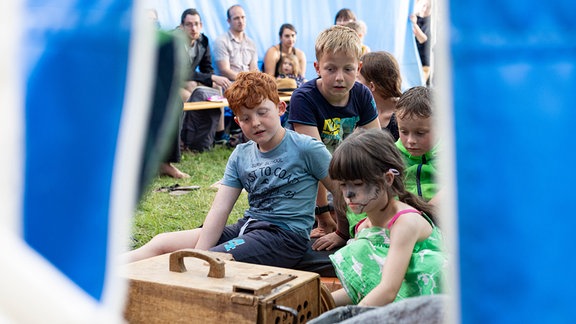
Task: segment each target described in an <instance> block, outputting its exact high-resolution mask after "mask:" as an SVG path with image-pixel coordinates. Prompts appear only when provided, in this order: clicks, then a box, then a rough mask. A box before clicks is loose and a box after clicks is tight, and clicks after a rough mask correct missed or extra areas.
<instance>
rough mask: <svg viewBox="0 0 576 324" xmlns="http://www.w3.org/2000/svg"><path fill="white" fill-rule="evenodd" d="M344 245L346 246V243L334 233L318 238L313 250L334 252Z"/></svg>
mask: <svg viewBox="0 0 576 324" xmlns="http://www.w3.org/2000/svg"><path fill="white" fill-rule="evenodd" d="M344 244H346V241H345V240H344V239H343V238H341V237H340V236H338V234H336V233H334V232H332V233H329V234H326V235H324V236H322V237H320V238H318V239H317V240H316V241H315V242H314V243H313V244H312V249H313V250H315V251H321V250H333V249H337V248H339V247H341V246H344Z"/></svg>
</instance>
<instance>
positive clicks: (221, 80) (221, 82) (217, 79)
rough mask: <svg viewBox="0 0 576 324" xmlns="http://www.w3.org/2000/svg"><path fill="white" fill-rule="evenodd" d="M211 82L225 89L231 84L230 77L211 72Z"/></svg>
mask: <svg viewBox="0 0 576 324" xmlns="http://www.w3.org/2000/svg"><path fill="white" fill-rule="evenodd" d="M212 84H213V85H216V86H218V87H220V88H222V90H223V91H225V90H226V89H228V87H229V86H230V85H231V84H232V82H230V79H228V78H227V77H223V76H219V75H216V74H212Z"/></svg>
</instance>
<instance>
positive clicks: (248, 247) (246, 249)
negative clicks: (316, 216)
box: [210, 217, 308, 268]
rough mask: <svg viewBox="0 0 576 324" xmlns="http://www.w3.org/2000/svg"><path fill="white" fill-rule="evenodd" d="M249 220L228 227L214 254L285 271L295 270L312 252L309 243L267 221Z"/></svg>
mask: <svg viewBox="0 0 576 324" xmlns="http://www.w3.org/2000/svg"><path fill="white" fill-rule="evenodd" d="M248 220H249V218H246V217H245V218H242V219H240V220H239V221H238V222H237V223H236V224H234V225H228V226H226V227H225V228H224V231H223V232H222V236H221V237H220V240H219V241H218V243H217V245H216V246H215V247H213V248H211V249H210V251H215V252H225V253H230V254H232V255H233V256H234V260H236V261H240V262H247V263H256V264H263V265H269V266H275V267H283V268H292V267H294V266H295V265H296V264H297V263H298V262H300V260H301V259H302V256H303V255H304V253H305V252H306V250H307V248H308V240H307V239H305V238H303V237H302V236H300V235H298V234H296V233H294V232H292V231H289V230H285V229H282V228H280V227H279V226H277V225H274V224H272V223H269V222H266V221H261V220H254V219H251V220H250V221H248ZM247 222H248V224H247V225H246V223H247ZM244 225H246V226H245V228H244V230H243V233H241V231H242V227H243V226H244Z"/></svg>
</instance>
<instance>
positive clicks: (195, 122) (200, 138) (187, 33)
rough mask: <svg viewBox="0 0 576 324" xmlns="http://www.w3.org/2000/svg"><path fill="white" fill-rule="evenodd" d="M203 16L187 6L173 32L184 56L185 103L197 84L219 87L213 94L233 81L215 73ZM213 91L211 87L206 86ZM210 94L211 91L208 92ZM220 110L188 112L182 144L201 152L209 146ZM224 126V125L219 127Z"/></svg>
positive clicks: (217, 122)
mask: <svg viewBox="0 0 576 324" xmlns="http://www.w3.org/2000/svg"><path fill="white" fill-rule="evenodd" d="M202 27H203V26H202V18H201V17H200V13H199V12H198V11H197V10H196V9H193V8H190V9H186V10H184V12H183V13H182V16H181V18H180V26H179V28H178V29H176V31H175V32H176V33H181V34H183V35H182V40H183V43H184V44H183V46H181V47H179V48H181V49H182V51H185V53H184V54H183V55H184V56H185V57H186V59H185V68H186V75H185V80H186V83H185V86H184V87H183V88H182V89H181V93H180V94H181V96H182V100H183V101H184V102H186V101H189V100H190V99H192V93H193V92H194V90H195V89H196V88H197V87H198V86H202V85H203V86H207V87H213V88H216V89H218V90H217V91H216V90H215V91H213V93H216V94H217V93H219V92H220V91H223V90H226V89H227V88H228V87H229V86H230V85H231V84H232V82H231V81H230V80H229V79H228V78H226V77H223V76H219V75H216V74H215V73H214V67H213V66H212V56H211V53H210V42H209V40H208V37H206V35H204V34H203V33H202ZM208 90H212V89H208ZM210 93H212V92H210ZM222 115H223V109H221V110H220V111H215V110H205V111H188V112H186V113H185V116H184V120H183V122H182V131H181V138H182V142H183V144H184V146H185V147H187V148H188V149H190V150H192V151H198V152H201V151H204V150H207V149H209V148H211V146H212V141H213V140H214V136H215V134H213V133H215V132H216V130H217V129H218V127H219V126H221V125H220V124H221V121H223V117H222ZM222 128H223V126H222Z"/></svg>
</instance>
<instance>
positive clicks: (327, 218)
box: [293, 123, 336, 233]
mask: <svg viewBox="0 0 576 324" xmlns="http://www.w3.org/2000/svg"><path fill="white" fill-rule="evenodd" d="M293 126H294V131H296V132H297V133H300V134H305V135H308V136H312V137H314V138H315V139H317V140H319V141H321V139H320V133H319V132H318V128H317V127H316V126H308V125H302V124H297V123H295V124H293ZM326 205H328V196H327V191H326V188H325V187H324V185H323V184H322V183H319V184H318V195H317V196H316V206H326ZM316 217H317V218H318V227H319V228H322V229H323V230H324V231H325V233H331V232H333V231H334V230H335V229H336V222H335V221H334V220H333V219H332V216H331V215H330V212H325V213H322V214H320V215H316Z"/></svg>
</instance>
